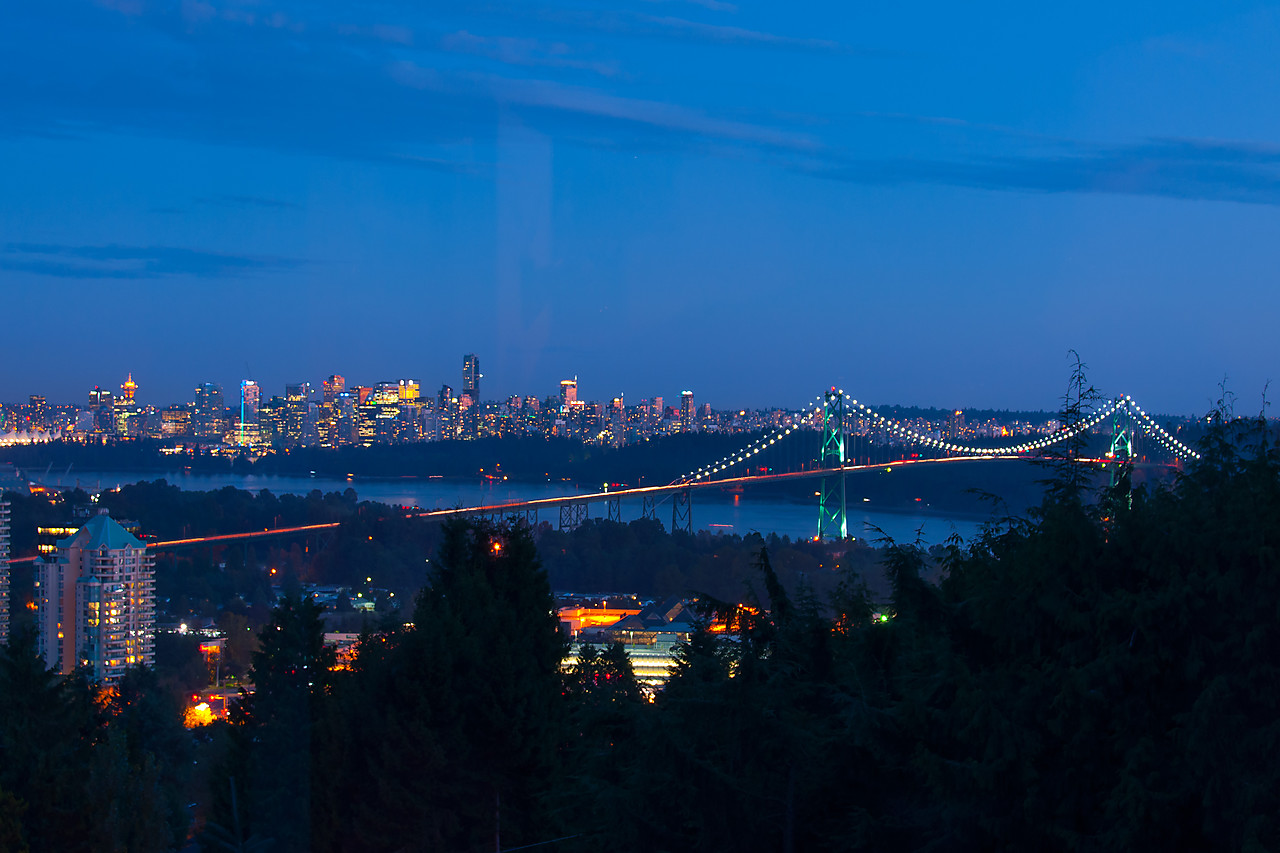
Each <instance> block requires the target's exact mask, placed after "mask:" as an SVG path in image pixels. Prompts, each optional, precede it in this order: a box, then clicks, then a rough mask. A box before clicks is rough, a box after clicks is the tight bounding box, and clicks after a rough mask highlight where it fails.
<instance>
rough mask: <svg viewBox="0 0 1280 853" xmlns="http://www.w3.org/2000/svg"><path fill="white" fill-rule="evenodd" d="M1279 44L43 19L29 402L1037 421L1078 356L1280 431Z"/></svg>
mask: <svg viewBox="0 0 1280 853" xmlns="http://www.w3.org/2000/svg"><path fill="white" fill-rule="evenodd" d="M1100 22H1104V23H1100ZM1104 24H1105V25H1104ZM1278 35H1280V12H1277V11H1276V10H1275V9H1273V8H1271V7H1269V6H1266V5H1263V4H1256V3H1253V4H1247V5H1238V6H1231V7H1216V6H1213V7H1206V6H1204V5H1203V4H1191V3H1173V4H1161V5H1160V6H1159V7H1158V8H1152V9H1146V8H1138V7H1127V8H1125V9H1122V10H1117V9H1116V8H1115V7H1114V6H1113V5H1111V4H1108V5H1104V4H1101V3H1097V4H1092V5H1089V4H1086V5H1084V6H1080V5H1077V6H1073V7H1072V9H1071V11H1070V13H1069V14H1068V13H1059V12H1057V11H1054V10H1051V9H1047V8H1024V7H1017V8H1016V9H1006V10H993V11H990V12H985V13H984V12H976V11H974V10H970V9H964V8H957V7H953V6H949V5H947V4H940V3H938V4H930V5H927V6H925V7H923V8H916V7H912V8H910V9H908V8H899V7H885V8H876V9H872V8H861V7H849V6H843V5H839V4H833V3H815V4H808V5H805V6H803V7H800V8H796V7H786V8H783V7H779V6H769V5H752V4H744V3H736V2H733V3H731V2H720V0H714V2H674V0H669V2H665V3H655V2H647V1H646V0H627V2H623V3H621V4H609V5H604V4H596V3H593V2H590V0H584V2H581V3H578V4H576V5H570V6H563V5H556V4H555V3H551V2H540V3H535V4H529V5H521V6H515V7H506V6H498V7H494V6H492V5H490V4H473V3H469V2H464V3H461V4H456V5H454V6H452V7H450V8H449V9H448V10H444V9H436V8H425V7H421V6H420V5H419V4H409V3H404V2H391V3H384V4H378V5H377V6H376V7H372V8H366V7H362V6H358V5H354V4H346V3H335V2H321V3H315V4H307V5H305V6H304V5H299V4H296V3H291V2H284V0H261V2H252V3H250V2H247V0H212V1H211V2H192V3H184V4H178V5H174V4H158V3H154V2H148V0H96V2H91V0H55V2H51V3H42V4H27V5H24V6H23V7H21V8H19V9H16V10H14V12H13V14H12V16H11V21H10V26H8V27H6V28H5V29H4V31H3V32H2V33H0V50H3V51H4V53H5V55H6V57H7V58H8V59H9V60H10V62H9V63H8V67H9V68H10V69H13V71H12V73H10V74H9V75H8V76H7V77H6V78H5V81H6V85H5V86H3V87H0V116H3V117H4V118H3V119H0V155H3V156H4V157H5V161H6V162H7V163H9V164H10V166H11V168H10V169H9V170H8V180H7V181H6V182H5V183H4V185H3V187H0V202H3V203H2V204H0V234H3V235H4V236H3V239H2V240H0V291H2V292H3V296H4V302H5V308H6V315H7V316H8V317H10V318H14V319H15V320H16V322H17V323H18V324H19V326H21V324H23V323H26V324H32V325H34V324H36V323H42V324H43V323H47V322H48V320H49V319H50V317H51V315H52V312H51V306H58V308H59V310H58V311H57V315H56V319H57V327H58V331H59V337H58V341H59V343H58V344H56V345H39V346H37V345H36V343H35V337H36V336H35V334H34V332H32V333H31V334H30V336H29V339H30V342H31V343H30V345H29V346H19V347H15V348H14V352H13V353H12V354H11V358H10V363H9V367H8V369H7V370H6V371H5V375H4V376H0V399H20V398H23V397H25V396H26V395H27V394H30V393H44V394H46V395H48V396H50V397H51V398H57V397H71V396H73V394H78V393H79V390H80V388H81V387H82V386H83V385H84V378H89V377H86V376H85V373H86V371H85V370H84V365H85V364H86V363H87V362H89V361H91V362H92V363H93V365H94V367H95V369H97V370H101V371H102V373H103V374H105V375H107V376H112V377H114V376H116V375H124V374H125V373H126V372H127V371H130V370H132V371H134V372H136V373H137V374H139V375H142V376H146V377H148V378H147V380H146V384H147V385H148V386H149V387H150V388H151V389H152V390H153V391H154V393H155V394H156V395H157V396H160V397H164V398H177V396H178V394H179V393H180V392H181V391H182V389H185V387H186V386H187V385H188V384H189V377H204V378H205V379H207V380H216V381H219V382H221V383H222V384H223V385H224V386H225V387H230V386H231V384H232V383H233V382H234V381H238V380H239V379H240V378H243V377H244V376H252V377H253V378H255V379H257V380H258V381H260V382H262V383H263V384H264V385H265V386H267V387H278V386H279V385H281V384H283V383H285V382H290V381H296V380H297V379H298V378H300V377H305V376H323V375H325V374H326V373H327V372H328V371H329V370H332V369H333V367H328V368H326V367H325V366H324V364H325V362H326V361H329V360H332V356H331V354H332V353H333V352H334V350H335V349H336V348H337V349H340V350H341V351H342V352H343V359H342V362H343V364H342V366H343V368H344V369H346V370H347V371H348V372H350V373H352V374H354V375H360V376H370V377H377V376H380V375H383V376H385V375H387V374H388V373H390V374H392V375H395V374H399V373H402V372H407V373H408V374H409V375H418V376H424V377H425V376H441V377H443V376H454V375H455V374H456V368H455V366H454V364H455V359H456V353H462V352H479V353H485V354H486V355H485V368H486V370H485V372H486V374H487V378H486V385H485V388H486V395H487V396H492V397H493V398H495V399H500V398H501V397H503V396H505V395H507V394H511V393H523V392H524V391H525V389H529V388H535V387H544V386H546V385H548V384H549V383H553V382H555V381H556V380H557V377H562V376H570V375H574V374H578V375H579V376H580V377H581V378H582V381H583V384H584V387H600V388H605V387H608V388H609V392H608V393H618V392H619V391H625V392H627V393H634V392H636V391H637V390H638V389H653V392H657V391H659V390H661V391H662V392H663V393H664V394H665V395H667V396H672V395H673V394H674V393H678V391H679V390H680V389H679V387H675V388H672V387H671V386H670V385H668V382H670V380H671V379H672V378H675V379H677V380H678V381H679V383H680V384H681V385H683V386H688V387H693V388H697V389H700V393H702V394H703V395H705V396H706V397H707V398H709V399H714V400H717V401H723V404H725V405H730V406H741V407H758V406H762V405H772V404H781V405H795V404H797V403H799V402H801V401H803V400H804V399H806V398H807V397H808V396H809V395H810V394H811V393H816V391H814V390H810V389H821V388H823V387H826V386H828V385H831V384H837V385H841V386H843V387H846V388H854V389H857V392H858V393H859V395H861V396H863V397H866V398H868V399H875V400H886V401H897V402H904V403H906V402H935V403H936V404H937V405H949V404H951V403H952V402H959V401H964V402H966V403H967V404H971V405H975V406H982V407H989V408H1046V407H1051V406H1053V405H1054V403H1055V401H1056V400H1057V398H1058V397H1059V396H1060V389H1062V388H1063V387H1064V386H1065V384H1066V377H1067V374H1068V371H1069V364H1068V362H1067V358H1066V353H1067V351H1068V350H1069V349H1075V350H1077V351H1078V352H1079V353H1080V354H1081V357H1082V358H1083V360H1084V361H1085V362H1086V364H1088V365H1089V367H1090V378H1091V380H1092V381H1093V382H1094V383H1095V384H1096V385H1097V386H1098V387H1099V388H1101V389H1105V390H1106V391H1107V392H1134V393H1140V394H1141V395H1142V396H1143V398H1144V399H1145V400H1147V401H1148V405H1150V406H1151V407H1152V408H1153V409H1158V410H1161V411H1169V412H1179V413H1186V414H1192V413H1199V412H1203V411H1204V410H1205V409H1207V408H1208V406H1209V405H1210V404H1211V403H1212V401H1213V400H1215V399H1216V397H1217V386H1218V383H1219V382H1220V381H1221V380H1222V379H1223V378H1224V377H1226V378H1227V381H1228V383H1229V386H1230V387H1231V388H1232V389H1233V390H1234V391H1235V392H1236V393H1237V394H1238V395H1239V398H1240V400H1241V401H1242V404H1244V405H1245V407H1246V408H1247V409H1250V410H1253V409H1256V408H1258V407H1259V406H1260V403H1261V395H1262V393H1263V389H1264V388H1265V385H1266V382H1267V381H1268V380H1269V379H1271V378H1273V375H1272V374H1273V370H1274V368H1273V365H1276V364H1280V341H1277V339H1276V337H1275V336H1274V334H1273V333H1272V330H1271V329H1270V319H1271V318H1272V317H1274V316H1277V315H1278V314H1280V290H1277V288H1275V287H1274V286H1273V283H1272V276H1273V270H1274V269H1275V268H1276V267H1277V263H1278V262H1280V247H1277V246H1276V244H1275V241H1274V240H1272V239H1271V234H1272V232H1273V231H1274V221H1275V216H1276V209H1277V206H1278V205H1280V190H1277V185H1276V182H1275V180H1274V174H1273V171H1274V165H1275V162H1276V160H1277V159H1278V158H1280V126H1278V124H1280V120H1278V119H1276V118H1275V117H1274V111H1273V110H1272V109H1271V108H1270V106H1271V102H1272V97H1271V93H1270V91H1269V89H1268V88H1267V85H1266V84H1265V82H1264V81H1268V80H1271V79H1274V78H1275V76H1276V74H1277V73H1280V58H1278V57H1277V56H1276V55H1275V51H1274V50H1273V49H1272V45H1273V44H1274V42H1275V40H1276V37H1277V36H1278ZM335 81H341V84H337V83H335ZM1224 93H1227V94H1225V95H1224ZM243 364H247V365H248V368H247V369H242V367H241V365H243ZM89 384H90V385H92V384H93V382H92V381H90V383H89ZM489 389H492V390H489ZM653 392H651V393H653ZM601 396H604V392H602V393H601Z"/></svg>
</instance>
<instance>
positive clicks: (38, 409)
mask: <svg viewBox="0 0 1280 853" xmlns="http://www.w3.org/2000/svg"><path fill="white" fill-rule="evenodd" d="M27 422H28V428H29V429H46V428H47V427H48V426H49V404H48V403H47V402H46V401H45V399H44V397H41V396H40V395H39V394H32V395H31V396H30V397H29V398H28V402H27Z"/></svg>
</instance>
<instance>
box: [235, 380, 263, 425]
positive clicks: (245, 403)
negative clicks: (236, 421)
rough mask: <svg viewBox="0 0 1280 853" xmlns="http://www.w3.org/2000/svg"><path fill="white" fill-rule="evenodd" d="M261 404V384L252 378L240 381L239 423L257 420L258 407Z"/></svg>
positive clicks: (251, 422)
mask: <svg viewBox="0 0 1280 853" xmlns="http://www.w3.org/2000/svg"><path fill="white" fill-rule="evenodd" d="M261 405H262V386H261V385H259V384H258V383H257V382H254V381H253V380H252V379H245V380H242V381H241V382H240V423H242V424H253V423H257V422H258V408H259V407H260V406H261Z"/></svg>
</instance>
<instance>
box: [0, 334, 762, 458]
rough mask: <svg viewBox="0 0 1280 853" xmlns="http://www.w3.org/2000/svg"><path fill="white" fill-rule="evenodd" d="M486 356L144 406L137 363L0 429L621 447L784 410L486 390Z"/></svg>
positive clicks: (254, 444) (212, 392) (30, 436)
mask: <svg viewBox="0 0 1280 853" xmlns="http://www.w3.org/2000/svg"><path fill="white" fill-rule="evenodd" d="M483 377H484V375H483V374H482V373H481V371H480V358H479V356H477V355H476V354H475V353H467V354H466V355H464V356H463V359H462V376H461V380H462V381H461V385H460V387H458V388H457V389H455V388H454V387H453V386H452V385H450V384H448V383H445V384H443V385H441V386H440V388H439V390H438V391H436V392H435V393H434V394H433V393H430V392H427V393H424V392H423V390H422V387H421V384H420V383H419V382H418V381H417V380H415V379H399V380H395V381H382V382H376V383H373V384H371V385H357V384H354V383H351V382H348V380H347V379H346V378H345V377H344V376H342V375H340V374H336V373H335V374H332V375H330V376H329V377H328V378H326V379H324V380H323V381H322V382H320V383H319V384H318V385H314V384H312V383H310V382H297V383H289V384H286V385H285V386H284V388H283V389H282V390H283V393H282V394H269V393H268V392H267V391H266V390H265V389H264V388H263V386H262V385H261V384H259V383H258V382H256V381H255V380H252V379H245V380H243V381H241V382H240V384H239V387H238V388H233V389H227V388H224V386H222V385H221V384H218V383H214V382H204V383H200V384H199V385H197V386H196V387H195V390H194V394H193V397H192V399H191V401H190V402H182V403H177V404H172V405H168V406H163V407H156V406H154V405H143V404H142V403H141V402H140V401H139V400H138V399H137V392H138V385H137V383H136V382H135V381H134V379H133V376H132V374H130V375H129V377H128V379H127V380H126V381H125V383H124V384H123V385H121V386H120V391H119V392H118V393H116V392H112V391H110V390H108V389H105V388H102V387H99V386H95V387H94V388H93V389H91V390H90V391H89V396H88V404H87V405H86V406H50V405H49V403H48V402H47V400H46V398H45V397H43V396H39V395H33V396H31V397H30V399H29V401H28V403H27V405H26V406H20V407H19V406H11V407H7V408H6V409H5V410H4V411H3V412H0V435H8V436H10V441H11V442H12V443H28V442H30V441H36V440H44V439H48V438H53V437H56V438H60V439H62V440H72V441H88V442H103V443H107V442H112V441H117V440H131V439H140V438H152V439H175V440H181V439H191V440H193V441H196V442H199V443H201V444H203V445H205V446H222V447H224V448H226V449H227V450H230V451H237V452H238V451H245V452H254V453H263V452H271V451H273V450H279V449H286V448H290V447H347V446H364V447H369V446H372V445H375V444H396V443H404V442H416V441H445V440H452V439H474V438H482V437H493V436H535V435H537V436H560V437H568V438H574V439H579V440H582V441H586V442H588V443H593V444H606V445H610V446H621V445H624V444H629V443H632V442H635V441H641V440H645V439H648V438H652V437H655V436H661V435H669V434H673V433H680V432H699V431H735V432H736V431H749V430H752V429H760V428H763V427H767V426H770V425H773V424H776V423H777V422H779V420H780V418H782V417H784V416H785V415H784V414H783V413H782V411H781V410H773V411H769V412H746V411H739V412H715V411H713V410H712V409H711V407H710V406H709V405H707V404H703V405H701V406H699V405H696V404H695V403H694V397H693V392H692V391H683V392H681V395H680V399H679V401H678V403H677V404H676V405H673V406H668V405H666V401H665V400H664V398H663V397H660V396H659V397H649V398H645V399H643V400H642V401H641V402H640V403H639V404H638V405H627V403H626V401H625V399H624V397H623V396H622V395H621V394H619V395H618V396H616V397H610V398H609V399H608V400H607V401H594V400H584V399H581V398H580V397H579V394H578V381H577V378H576V377H575V378H573V379H565V380H562V381H561V382H560V384H559V388H558V389H556V393H554V394H551V395H547V396H541V397H540V396H538V395H511V396H509V397H507V398H506V399H504V400H486V399H485V398H484V397H482V396H481V383H482V380H483Z"/></svg>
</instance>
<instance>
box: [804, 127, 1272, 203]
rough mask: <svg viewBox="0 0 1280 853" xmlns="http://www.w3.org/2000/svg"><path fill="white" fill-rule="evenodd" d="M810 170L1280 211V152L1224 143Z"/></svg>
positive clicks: (869, 180) (860, 163) (862, 179)
mask: <svg viewBox="0 0 1280 853" xmlns="http://www.w3.org/2000/svg"><path fill="white" fill-rule="evenodd" d="M805 171H808V172H810V173H811V174H815V175H818V176H821V177H825V178H832V179H837V180H844V181H852V182H855V183H861V184H878V185H898V184H939V185H948V186H960V187H972V188H975V189H986V190H1005V191H1017V192H1040V193H1106V194H1120V195H1143V196H1159V197H1164V198H1176V199H1194V200H1203V201H1231V202H1243V203H1250V204H1268V205H1280V147H1276V146H1268V145H1258V144H1253V143H1240V142H1224V141H1219V140H1195V139H1156V140H1149V141H1146V142H1143V143H1140V144H1136V145H1128V146H1115V147H1101V146H1085V145H1078V146H1072V147H1067V148H1065V149H1063V150H1058V151H1053V152H1049V153H1044V154H1030V155H1017V156H1005V157H998V158H984V159H973V160H927V159H868V160H850V161H845V162H827V163H817V164H811V165H810V166H809V167H807V168H806V169H805Z"/></svg>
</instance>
